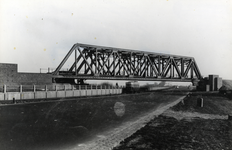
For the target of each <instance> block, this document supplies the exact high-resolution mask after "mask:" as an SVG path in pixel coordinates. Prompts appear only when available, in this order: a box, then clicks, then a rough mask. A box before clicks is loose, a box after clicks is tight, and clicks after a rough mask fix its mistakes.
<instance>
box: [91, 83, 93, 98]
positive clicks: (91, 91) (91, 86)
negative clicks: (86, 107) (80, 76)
mask: <svg viewBox="0 0 232 150" xmlns="http://www.w3.org/2000/svg"><path fill="white" fill-rule="evenodd" d="M90 94H91V96H92V95H93V86H92V84H91V85H90Z"/></svg>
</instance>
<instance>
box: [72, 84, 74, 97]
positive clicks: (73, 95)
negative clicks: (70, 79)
mask: <svg viewBox="0 0 232 150" xmlns="http://www.w3.org/2000/svg"><path fill="white" fill-rule="evenodd" d="M72 96H73V97H74V85H72Z"/></svg>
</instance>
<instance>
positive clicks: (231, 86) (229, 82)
mask: <svg viewBox="0 0 232 150" xmlns="http://www.w3.org/2000/svg"><path fill="white" fill-rule="evenodd" d="M222 85H223V86H225V87H227V88H229V89H230V90H232V80H222Z"/></svg>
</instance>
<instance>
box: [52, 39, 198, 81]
mask: <svg viewBox="0 0 232 150" xmlns="http://www.w3.org/2000/svg"><path fill="white" fill-rule="evenodd" d="M73 55H74V58H70V56H73ZM67 61H69V62H70V61H71V63H72V65H71V66H70V68H69V69H68V70H65V71H64V70H62V67H63V66H64V64H65V63H67ZM52 74H53V79H54V82H69V83H70V82H74V79H77V80H78V81H79V82H80V83H83V81H84V80H88V79H92V80H137V81H177V82H193V83H195V82H198V81H199V80H200V79H201V78H202V77H201V73H200V70H199V68H198V66H197V63H196V61H195V59H194V58H193V57H186V56H177V55H169V54H161V53H154V52H145V51H137V50H130V49H122V48H113V47H105V46H95V45H87V44H80V43H76V44H74V45H73V47H72V48H71V49H70V51H69V52H68V53H67V55H66V56H65V57H64V59H63V60H62V62H61V63H60V64H59V66H58V67H57V68H56V70H55V71H54V72H53V73H52Z"/></svg>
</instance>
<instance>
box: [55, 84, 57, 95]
mask: <svg viewBox="0 0 232 150" xmlns="http://www.w3.org/2000/svg"><path fill="white" fill-rule="evenodd" d="M55 91H56V98H57V85H55Z"/></svg>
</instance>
